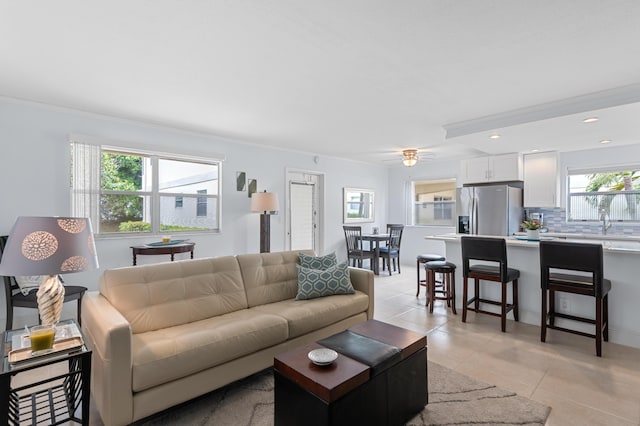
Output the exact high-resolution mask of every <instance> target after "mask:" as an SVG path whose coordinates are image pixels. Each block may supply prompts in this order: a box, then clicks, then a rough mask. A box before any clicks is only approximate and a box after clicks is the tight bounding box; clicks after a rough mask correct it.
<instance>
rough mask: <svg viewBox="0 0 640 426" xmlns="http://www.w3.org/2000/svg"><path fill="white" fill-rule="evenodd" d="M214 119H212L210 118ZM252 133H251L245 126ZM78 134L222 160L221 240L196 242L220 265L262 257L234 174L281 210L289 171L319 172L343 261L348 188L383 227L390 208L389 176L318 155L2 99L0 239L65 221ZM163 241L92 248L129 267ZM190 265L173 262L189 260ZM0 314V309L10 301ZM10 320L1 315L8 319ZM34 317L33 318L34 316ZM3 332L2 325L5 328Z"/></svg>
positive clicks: (93, 274)
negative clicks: (372, 202)
mask: <svg viewBox="0 0 640 426" xmlns="http://www.w3.org/2000/svg"><path fill="white" fill-rule="evenodd" d="M212 119H214V118H212ZM247 125H248V126H250V125H251V123H247ZM70 134H82V135H89V136H92V137H95V138H100V139H105V140H109V141H112V143H114V144H116V143H118V144H120V145H122V146H126V145H127V143H132V144H140V145H151V146H153V147H154V148H155V149H158V150H162V151H165V152H183V153H186V154H204V155H207V154H209V155H211V154H223V155H225V157H226V160H225V161H224V162H223V165H222V171H223V176H222V181H223V185H222V201H221V202H222V232H221V233H220V234H215V235H206V236H202V235H192V236H189V238H190V239H191V240H192V241H194V242H195V243H196V248H195V257H196V258H202V257H209V256H222V255H231V254H240V253H257V252H258V251H259V244H260V241H259V221H258V215H257V214H254V213H250V199H249V198H248V197H247V192H237V191H236V172H238V171H244V172H246V173H247V178H248V179H257V180H258V190H259V191H261V190H264V189H267V190H269V191H275V192H277V193H278V194H279V195H280V198H281V201H280V203H281V209H284V205H285V204H284V203H285V201H284V196H285V179H286V174H285V170H286V168H294V169H302V170H312V171H318V172H322V173H324V174H325V178H326V179H325V194H326V196H325V199H324V203H325V218H324V224H325V228H324V234H323V236H322V238H323V240H324V252H325V253H327V252H331V251H336V252H337V254H338V258H339V259H346V249H345V242H344V233H343V231H342V188H343V187H345V186H348V187H356V188H372V189H374V190H375V191H376V212H375V217H376V222H377V223H380V224H382V223H386V222H387V212H388V209H387V205H388V204H389V199H388V194H387V188H388V170H387V168H386V167H382V166H377V165H372V164H366V163H360V162H356V161H347V160H341V159H334V158H325V157H322V156H321V157H320V159H319V162H318V164H316V163H315V162H314V161H313V157H314V155H313V154H305V153H298V152H291V151H281V150H275V149H267V148H262V147H260V146H258V145H250V144H245V143H242V142H239V141H233V140H230V139H225V138H220V137H215V136H211V135H203V134H197V133H192V132H186V131H181V130H176V129H172V128H168V127H162V126H154V125H147V124H144V123H137V122H132V121H127V120H121V119H115V118H111V117H106V116H99V115H95V114H88V113H83V112H78V111H73V110H67V109H62V108H52V107H46V106H42V105H38V104H32V103H25V102H18V101H13V100H9V99H3V98H0V152H1V153H2V167H1V168H0V188H1V189H0V194H1V198H0V200H1V201H0V203H1V204H0V205H1V208H0V235H6V234H8V233H9V231H10V230H11V227H12V226H13V223H14V222H15V220H16V218H17V217H18V216H38V215H42V216H65V215H69V212H70V209H69V206H70V195H69V158H70V154H69V144H68V141H69V135H70ZM157 239H158V237H157V236H155V237H154V236H146V237H137V238H117V239H99V240H97V242H96V246H97V251H98V256H99V261H100V268H101V270H103V269H107V268H114V267H120V266H128V265H131V250H130V248H129V247H130V246H131V245H137V244H144V243H147V242H152V241H156V240H157ZM284 247H285V215H284V211H282V212H281V214H279V215H276V216H272V218H271V251H279V250H283V249H284ZM186 256H187V255H186V254H184V255H177V256H176V258H185V257H186ZM138 260H139V263H140V264H144V263H152V262H158V261H161V260H165V261H166V260H168V258H165V257H164V256H141V257H139V258H138ZM99 275H100V271H90V272H82V273H77V274H69V275H66V276H65V280H66V282H67V283H68V284H77V285H84V286H86V287H88V288H89V289H90V290H95V289H97V288H98V279H99ZM0 293H2V296H0V304H2V306H4V300H3V299H4V292H0ZM67 305H69V306H67ZM74 309H75V306H74V304H73V303H71V304H69V303H67V304H65V311H64V312H63V317H64V316H74V315H73V312H74ZM4 314H5V313H4V312H3V314H2V317H4V316H5V315H4ZM30 315H32V316H30ZM23 316H24V318H26V319H24V321H28V322H30V323H34V322H35V321H36V318H37V317H35V316H34V314H33V310H25V309H17V311H16V321H15V322H14V325H15V326H16V327H20V326H21V325H22V323H21V322H20V320H21V319H22V317H23ZM2 323H4V320H2Z"/></svg>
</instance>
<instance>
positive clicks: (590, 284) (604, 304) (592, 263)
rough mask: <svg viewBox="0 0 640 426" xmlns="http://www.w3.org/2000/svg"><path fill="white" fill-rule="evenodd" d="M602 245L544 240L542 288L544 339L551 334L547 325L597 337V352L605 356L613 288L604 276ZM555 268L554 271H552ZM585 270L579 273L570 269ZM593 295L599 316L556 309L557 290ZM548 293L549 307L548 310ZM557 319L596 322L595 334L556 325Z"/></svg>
mask: <svg viewBox="0 0 640 426" xmlns="http://www.w3.org/2000/svg"><path fill="white" fill-rule="evenodd" d="M603 263H604V262H603V255H602V245H601V244H583V243H570V242H564V241H541V242H540V286H541V288H542V318H541V320H542V321H541V325H542V327H541V329H540V341H541V342H544V341H545V340H546V337H547V328H552V329H555V330H560V331H566V332H569V333H573V334H579V335H581V336H586V337H591V338H595V339H596V355H597V356H602V340H603V339H604V341H605V342H608V341H609V290H611V281H610V280H608V279H606V278H604V277H603V275H604V272H603V269H604V267H603ZM552 270H553V271H552ZM575 271H579V272H583V273H588V274H589V275H586V276H585V275H577V274H571V273H570V272H575ZM556 291H562V292H565V293H574V294H582V295H585V296H592V297H594V298H595V302H596V313H595V319H591V318H585V317H577V316H574V315H568V314H565V313H561V312H557V311H556V304H555V293H556ZM547 292H548V296H549V299H548V304H549V310H548V311H547ZM556 318H564V319H569V320H572V321H580V322H586V323H589V324H593V325H595V334H589V333H583V332H581V331H576V330H571V329H568V328H564V327H559V326H557V325H555V319H556Z"/></svg>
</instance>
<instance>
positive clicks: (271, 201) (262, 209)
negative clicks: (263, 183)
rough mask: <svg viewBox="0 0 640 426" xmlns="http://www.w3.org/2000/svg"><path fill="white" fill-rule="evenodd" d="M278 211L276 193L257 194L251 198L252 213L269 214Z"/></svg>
mask: <svg viewBox="0 0 640 426" xmlns="http://www.w3.org/2000/svg"><path fill="white" fill-rule="evenodd" d="M278 209H279V206H278V194H276V193H275V192H266V191H265V192H256V193H254V194H253V195H252V196H251V211H252V212H256V213H266V214H269V213H270V212H277V211H278Z"/></svg>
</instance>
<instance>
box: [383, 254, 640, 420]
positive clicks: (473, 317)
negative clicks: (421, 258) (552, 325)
mask: <svg viewBox="0 0 640 426" xmlns="http://www.w3.org/2000/svg"><path fill="white" fill-rule="evenodd" d="M403 266H404V265H403ZM461 300H462V298H461V295H457V301H458V309H457V310H458V314H457V315H453V313H452V312H451V309H450V308H447V307H446V304H445V302H444V301H436V304H435V306H434V312H433V313H432V314H430V313H429V312H428V311H427V309H426V308H425V306H424V303H425V291H424V288H422V289H421V291H420V296H419V297H418V298H416V276H415V267H414V268H410V267H408V266H407V267H404V268H403V273H402V274H397V273H394V274H393V275H392V276H389V275H386V274H381V275H380V276H376V277H375V310H374V317H375V319H378V320H381V321H385V322H388V323H391V324H395V325H398V326H401V327H405V328H408V329H411V330H415V331H418V332H423V333H426V334H427V344H428V357H429V359H430V360H432V361H435V362H437V363H440V364H442V365H444V366H447V367H449V368H451V369H453V370H456V371H458V372H460V373H464V374H467V375H469V376H472V377H475V378H477V379H479V380H482V381H485V382H488V383H491V384H495V385H497V386H499V387H502V388H504V389H509V390H512V391H514V392H517V393H518V394H520V395H522V396H526V397H528V398H531V399H533V400H535V401H538V402H541V403H544V404H546V405H549V406H551V407H552V410H551V414H550V416H549V419H548V421H547V425H563V426H565V425H607V426H610V425H640V349H635V348H631V347H627V346H622V345H618V344H613V343H603V354H602V355H603V356H602V358H598V357H596V355H595V341H594V340H593V339H590V338H587V337H582V336H577V335H573V334H570V333H565V332H560V331H557V330H549V333H548V334H547V342H546V343H542V342H540V327H539V326H534V325H530V324H524V323H519V322H515V321H512V320H510V321H507V332H506V333H502V332H501V331H500V318H498V317H493V316H490V315H484V314H475V313H474V312H469V313H468V314H467V322H466V323H463V322H462V308H461V304H462V301H461ZM508 318H511V315H509V316H508Z"/></svg>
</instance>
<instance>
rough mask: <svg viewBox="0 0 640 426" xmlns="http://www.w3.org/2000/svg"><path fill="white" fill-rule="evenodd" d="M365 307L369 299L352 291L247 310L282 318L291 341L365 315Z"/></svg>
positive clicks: (286, 301)
mask: <svg viewBox="0 0 640 426" xmlns="http://www.w3.org/2000/svg"><path fill="white" fill-rule="evenodd" d="M371 303H373V300H371ZM368 307H369V296H367V295H366V294H364V293H362V292H360V291H357V290H356V292H355V293H354V294H341V295H336V296H327V297H320V298H318V299H310V300H295V299H289V300H283V301H281V302H275V303H269V304H266V305H262V306H256V307H255V308H252V309H251V310H252V311H260V312H264V313H267V314H272V315H278V316H281V317H283V318H285V319H286V320H287V322H288V323H289V339H293V338H295V337H298V336H302V335H303V334H307V333H310V332H312V331H315V330H318V329H320V328H322V327H326V326H328V325H331V324H334V323H336V322H338V321H341V320H343V319H345V318H349V317H351V316H353V315H357V314H359V313H362V312H366V310H367V308H368Z"/></svg>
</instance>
